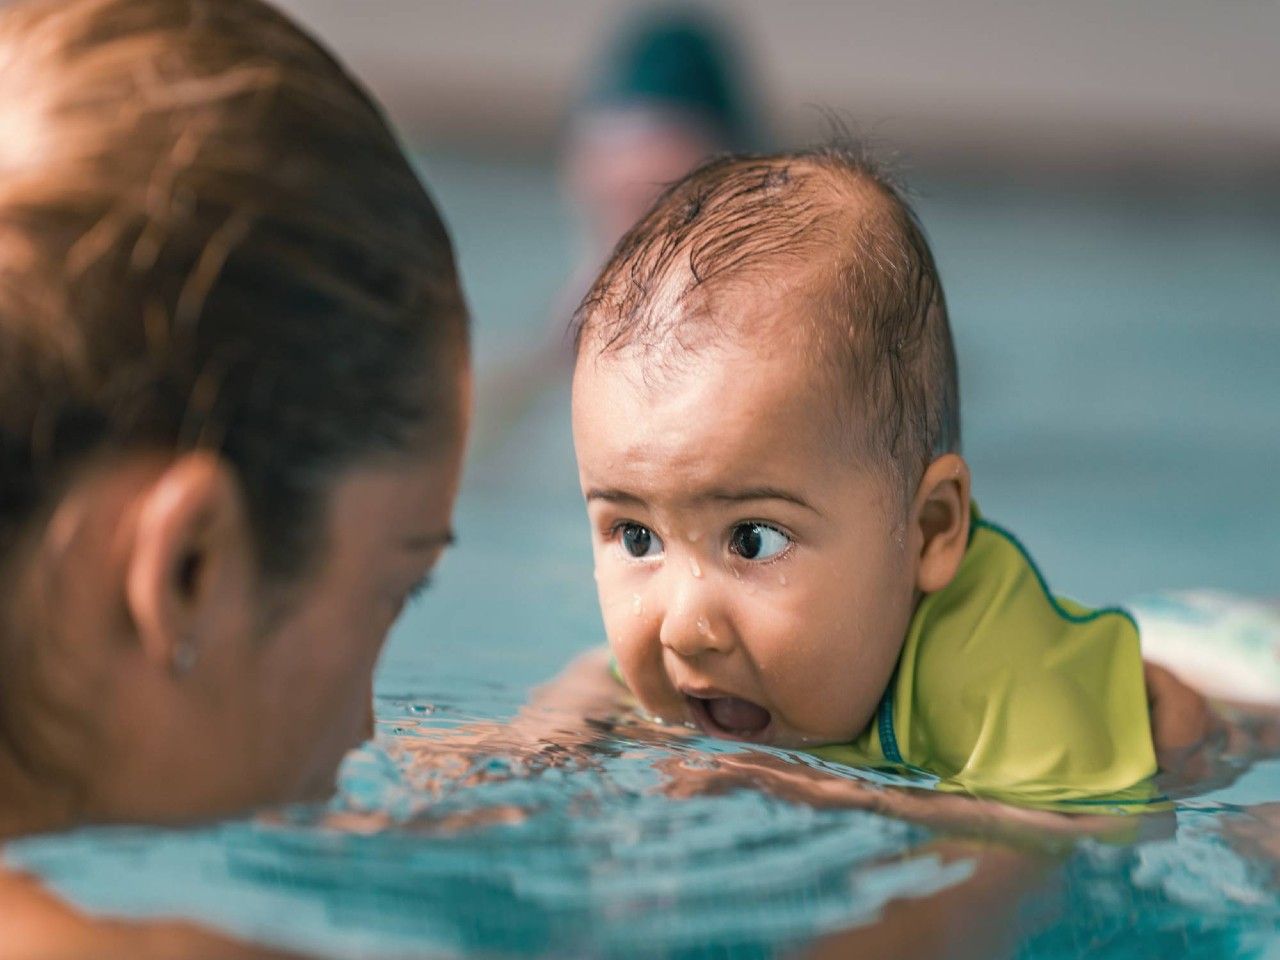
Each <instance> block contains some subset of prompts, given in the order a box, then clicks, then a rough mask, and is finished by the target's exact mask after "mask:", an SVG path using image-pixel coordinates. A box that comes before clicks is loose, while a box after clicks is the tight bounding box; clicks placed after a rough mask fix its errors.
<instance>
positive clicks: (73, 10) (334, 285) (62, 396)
mask: <svg viewBox="0 0 1280 960" xmlns="http://www.w3.org/2000/svg"><path fill="white" fill-rule="evenodd" d="M465 324H466V319H465V308H464V306H463V304H462V300H461V295H460V293H459V291H458V287H457V280H456V274H455V269H454V263H453V257H452V252H451V249H450V245H449V240H448V237H447V235H446V233H445V229H444V226H443V224H442V223H441V221H440V219H439V216H438V214H437V212H436V210H435V208H434V206H433V205H432V203H431V200H430V199H429V197H428V196H427V195H426V193H425V192H424V190H423V188H422V186H421V184H420V183H419V181H418V179H417V178H416V176H415V174H414V172H413V170H412V169H411V168H410V166H409V164H408V163H407V162H406V160H405V158H404V155H403V152H402V151H401V149H400V148H399V146H398V145H397V143H396V141H395V139H394V137H393V136H392V134H391V133H390V131H389V130H388V128H387V125H386V122H385V121H384V119H383V117H382V116H381V114H380V112H379V111H378V109H377V108H376V107H375V106H374V105H373V104H372V103H371V102H370V100H369V98H368V97H367V96H366V95H365V93H364V92H363V91H362V90H361V89H360V87H359V86H358V85H357V84H356V83H355V82H354V81H353V80H352V79H351V77H350V76H348V75H347V74H346V73H345V71H344V70H343V69H342V68H341V67H340V66H339V65H338V64H337V63H336V62H335V61H334V60H333V59H332V58H331V57H330V56H329V55H328V54H327V53H326V52H325V51H324V50H323V49H321V48H320V47H319V46H318V45H317V44H315V43H314V42H313V41H311V40H310V39H309V38H307V37H306V36H304V35H303V34H302V33H301V32H300V31H299V30H298V29H297V28H296V27H295V26H293V25H292V24H291V23H290V22H289V21H287V20H286V19H285V18H284V17H282V16H281V15H280V14H278V13H276V12H275V11H273V10H272V9H271V8H269V7H268V6H266V5H265V4H263V3H260V2H258V0H43V2H36V3H33V4H27V5H24V6H20V7H17V8H14V9H12V10H10V11H8V12H7V13H6V14H4V15H3V16H2V17H0V561H2V560H3V559H4V558H5V557H6V556H7V555H8V554H9V553H10V550H11V547H12V543H13V542H14V540H15V538H16V537H17V536H18V535H20V534H21V533H22V532H23V531H24V530H26V529H28V528H29V527H30V526H31V524H33V523H38V522H40V518H41V517H42V516H43V515H44V514H45V513H47V510H48V509H49V508H50V507H51V505H52V504H53V503H54V502H55V501H56V497H57V493H58V491H59V489H60V488H61V487H62V486H63V485H64V484H65V483H66V482H67V481H68V479H69V478H71V477H72V476H74V474H75V471H76V469H77V468H78V467H80V466H81V465H83V464H85V463H87V462H89V461H90V460H91V459H93V458H95V457H98V456H101V455H103V454H104V453H120V452H133V451H139V452H143V451H158V452H162V453H163V452H168V451H182V450H190V449H196V448H206V449H211V450H215V451H218V452H219V453H220V454H221V455H222V456H224V457H225V458H226V459H227V460H228V461H229V462H230V463H231V464H232V465H233V467H234V469H235V471H236V473H237V475H238V477H239V480H240V482H241V484H242V486H243V490H244V495H245V500H246V503H247V506H248V510H249V516H250V519H251V521H252V524H253V526H254V529H255V531H256V535H257V537H258V541H259V544H258V546H259V552H260V554H261V560H262V563H263V566H264V568H265V570H266V572H267V573H269V574H275V575H281V576H283V575H287V574H289V573H291V572H295V570H296V568H297V567H298V566H300V565H301V564H302V563H304V562H305V561H306V559H307V558H308V556H309V555H310V553H311V548H312V546H313V544H312V543H311V542H310V541H311V540H312V539H313V537H314V534H315V533H316V530H317V528H318V525H317V523H316V519H317V514H318V510H319V508H320V506H321V504H322V501H323V494H324V491H325V489H326V488H327V486H328V484H329V482H330V481H331V480H332V478H333V476H334V475H335V474H336V473H337V472H338V471H340V470H341V469H342V468H343V467H344V466H345V465H347V464H350V463H352V462H354V461H355V460H357V459H358V458H360V457H363V456H368V455H374V454H376V453H378V452H380V451H383V450H396V449H399V448H402V447H405V446H407V445H408V444H409V443H410V442H411V441H413V438H415V437H418V436H420V435H421V434H422V433H423V432H424V431H426V433H427V435H429V432H430V429H431V427H432V425H433V422H432V415H433V413H439V415H440V418H441V419H440V421H439V424H438V425H439V427H440V428H441V429H444V428H445V426H446V421H445V419H444V418H445V413H444V412H439V411H435V410H433V409H432V405H433V401H432V400H431V399H429V398H431V397H432V396H436V393H434V392H433V387H435V386H436V385H437V384H438V390H439V394H438V395H439V397H440V398H441V399H440V403H441V404H444V402H445V401H444V399H443V398H444V397H445V396H446V395H447V392H448V391H449V390H450V389H452V386H453V384H454V381H455V380H456V367H457V364H458V358H459V357H460V356H461V349H462V348H463V347H464V346H465V338H466V332H465ZM424 403H425V407H424ZM454 413H455V411H452V410H451V411H449V412H448V414H449V416H453V415H454ZM449 422H452V421H449Z"/></svg>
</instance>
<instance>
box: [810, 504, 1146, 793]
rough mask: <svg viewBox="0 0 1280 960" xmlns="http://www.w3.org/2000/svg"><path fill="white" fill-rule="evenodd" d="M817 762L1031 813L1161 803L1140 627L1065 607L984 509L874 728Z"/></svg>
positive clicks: (930, 603)
mask: <svg viewBox="0 0 1280 960" xmlns="http://www.w3.org/2000/svg"><path fill="white" fill-rule="evenodd" d="M810 752H811V753H813V754H815V755H817V756H819V757H821V758H823V759H827V760H835V761H838V762H841V763H847V764H853V765H858V766H867V765H870V766H897V767H905V768H908V769H911V770H915V771H917V772H923V773H927V774H929V775H932V776H934V777H937V778H938V781H939V782H938V783H937V786H938V787H939V788H941V789H952V790H958V791H964V792H969V793H975V794H983V795H986V796H995V797H998V798H1002V799H1008V800H1013V801H1017V802H1022V803H1031V804H1051V805H1057V804H1062V803H1066V804H1073V803H1088V804H1106V805H1116V806H1125V805H1133V804H1137V805H1145V804H1149V803H1151V802H1153V801H1157V800H1160V799H1161V798H1159V797H1158V796H1156V791H1155V789H1154V787H1153V786H1152V785H1151V781H1150V778H1151V777H1152V775H1154V774H1155V772H1156V758H1155V749H1154V746H1153V744H1152V738H1151V723H1150V715H1149V711H1148V706H1147V693H1146V685H1145V682H1144V680H1143V672H1142V654H1141V651H1140V649H1139V645H1138V628H1137V625H1136V623H1135V622H1134V620H1133V618H1132V617H1131V616H1130V615H1129V613H1128V612H1127V611H1125V610H1121V609H1119V608H1114V607H1108V608H1104V609H1098V610H1091V609H1089V608H1086V607H1084V606H1082V605H1080V604H1078V603H1075V602H1073V601H1071V600H1066V599H1063V598H1061V597H1055V596H1054V595H1053V594H1052V593H1050V592H1049V588H1048V586H1047V584H1046V583H1045V581H1044V578H1043V576H1041V574H1040V571H1039V570H1038V569H1037V567H1036V565H1035V563H1034V561H1032V559H1031V557H1030V556H1029V555H1028V554H1027V552H1026V550H1025V549H1024V548H1023V546H1022V544H1020V543H1019V542H1018V540H1017V539H1016V538H1015V537H1014V536H1013V535H1012V534H1010V533H1009V532H1007V531H1006V530H1004V529H1003V528H1001V527H999V526H997V525H996V524H994V523H991V522H989V521H987V520H984V519H982V518H981V517H980V516H979V515H978V512H977V508H976V507H975V508H974V513H973V524H972V529H971V531H970V537H969V546H968V549H967V550H966V552H965V556H964V559H963V561H962V562H961V565H960V570H959V572H958V573H957V574H956V577H955V579H954V580H953V581H952V583H951V584H950V585H949V586H947V587H946V588H945V589H943V590H940V591H938V592H937V593H934V594H931V595H929V596H927V597H925V598H924V599H923V600H922V601H921V603H920V606H919V608H918V609H917V611H916V613H915V616H914V618H913V619H912V621H911V627H910V630H909V632H908V634H907V638H906V641H905V643H904V644H903V648H902V654H901V656H900V658H899V661H898V667H897V671H896V673H895V674H894V677H893V679H892V680H891V681H890V684H889V689H888V690H887V691H886V692H885V695H884V697H883V699H882V701H881V703H880V707H879V709H878V710H877V712H876V716H875V718H874V720H873V722H872V723H871V725H870V726H869V727H868V729H867V730H866V731H865V732H864V733H863V734H862V735H861V736H860V737H858V739H857V740H856V741H854V742H853V743H852V744H838V745H831V746H824V747H819V748H815V749H813V750H812V751H810Z"/></svg>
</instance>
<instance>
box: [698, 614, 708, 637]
mask: <svg viewBox="0 0 1280 960" xmlns="http://www.w3.org/2000/svg"><path fill="white" fill-rule="evenodd" d="M698 632H699V633H700V634H702V635H703V636H704V637H705V636H707V635H708V634H710V633H711V624H710V623H708V622H707V618H706V617H699V618H698Z"/></svg>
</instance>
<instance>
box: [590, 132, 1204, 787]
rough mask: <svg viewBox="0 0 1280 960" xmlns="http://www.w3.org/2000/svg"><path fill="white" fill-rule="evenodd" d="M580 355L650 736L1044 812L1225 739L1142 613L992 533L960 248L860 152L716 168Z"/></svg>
mask: <svg viewBox="0 0 1280 960" xmlns="http://www.w3.org/2000/svg"><path fill="white" fill-rule="evenodd" d="M576 342H577V366H576V371H575V376H574V385H573V431H574V440H575V445H576V449H577V455H578V462H579V471H580V477H581V482H582V490H583V493H584V496H585V497H586V501H587V509H588V512H589V515H590V520H591V526H592V529H593V543H594V550H595V560H596V579H597V582H598V587H599V596H600V605H601V609H602V611H603V615H604V623H605V628H606V632H607V634H608V639H609V645H610V647H611V650H612V660H613V662H612V669H613V672H614V673H615V675H616V677H617V680H618V681H620V682H621V683H622V684H625V687H626V688H627V689H628V690H629V691H630V693H631V694H632V695H633V696H634V698H635V699H636V700H637V701H638V702H639V704H640V706H641V707H642V708H643V709H644V710H645V711H646V712H647V713H649V714H651V715H652V716H654V717H656V718H659V719H662V720H664V721H668V722H688V723H692V724H694V725H696V726H697V727H698V728H700V729H701V730H702V731H703V732H704V733H706V734H709V735H711V736H715V737H724V738H730V739H734V740H740V741H748V742H751V743H757V744H766V745H771V746H775V747H785V748H796V749H801V750H808V751H813V752H815V753H818V754H819V755H821V756H825V757H828V758H833V759H838V760H844V761H847V762H852V763H863V764H866V763H870V764H887V765H894V766H900V767H906V768H912V769H916V770H920V771H924V772H927V773H929V774H932V775H934V776H936V777H938V778H940V779H941V780H942V781H944V783H947V784H954V785H955V786H956V787H957V788H959V789H963V790H967V791H972V792H980V793H985V794H988V795H996V796H1009V797H1019V798H1025V799H1028V800H1041V801H1046V802H1058V801H1064V800H1065V801H1070V800H1073V799H1079V798H1085V797H1098V796H1112V797H1116V798H1119V799H1121V800H1123V798H1124V797H1125V796H1126V793H1125V792H1126V791H1128V792H1129V793H1128V795H1131V796H1134V797H1136V798H1137V799H1139V800H1141V799H1144V798H1146V797H1149V796H1150V794H1149V793H1148V792H1147V791H1146V790H1145V789H1144V788H1143V786H1142V785H1143V784H1145V783H1146V782H1147V781H1148V779H1149V778H1150V777H1151V775H1152V774H1154V773H1155V772H1156V769H1157V761H1156V748H1157V746H1160V747H1164V746H1170V747H1181V746H1186V745H1190V744H1192V743H1194V742H1195V741H1196V740H1197V738H1198V737H1200V736H1201V735H1202V733H1203V731H1204V727H1205V723H1206V720H1205V718H1206V712H1205V708H1204V704H1203V701H1202V699H1201V698H1200V697H1199V696H1198V695H1197V694H1195V693H1194V692H1193V691H1191V690H1190V689H1189V688H1187V687H1185V686H1184V685H1182V684H1181V683H1179V682H1178V681H1176V680H1175V679H1173V677H1172V676H1171V675H1170V674H1168V673H1166V672H1164V671H1162V670H1160V669H1159V668H1154V667H1148V668H1145V669H1144V664H1143V660H1142V654H1141V652H1140V649H1139V638H1138V629H1137V626H1136V625H1135V622H1134V621H1133V619H1132V618H1131V617H1130V616H1129V614H1128V613H1126V612H1125V611H1123V610H1120V609H1113V608H1108V609H1100V610H1092V609H1087V608H1085V607H1083V606H1081V605H1079V604H1076V603H1073V602H1071V601H1068V600H1064V599H1061V598H1057V597H1055V596H1054V595H1053V594H1051V593H1050V592H1049V590H1048V587H1047V586H1046V583H1045V580H1044V578H1043V577H1042V576H1041V574H1040V572H1039V570H1038V569H1037V568H1036V566H1035V564H1034V562H1033V561H1032V559H1031V557H1030V556H1029V555H1028V554H1027V552H1026V551H1025V550H1024V548H1023V547H1022V545H1021V544H1020V543H1019V542H1018V541H1017V540H1016V539H1015V538H1014V537H1013V535H1011V534H1010V533H1008V532H1007V531H1006V530H1004V529H1003V528H1002V527H1000V526H998V525H997V524H995V523H993V522H990V521H988V520H986V519H985V518H984V517H982V516H981V515H980V514H979V512H978V509H977V507H976V506H975V505H974V503H973V501H972V499H971V496H972V495H971V478H970V471H969V467H968V465H967V464H966V463H965V460H964V458H963V457H962V456H961V453H960V409H959V392H958V387H957V374H956V360H955V352H954V348H953V345H952V338H951V331H950V328H949V325H948V320H947V309H946V303H945V300H944V297H943V292H942V286H941V283H940V281H939V277H938V273H937V269H936V267H935V265H934V261H933V257H932V254H931V253H930V250H929V246H928V243H927V242H926V240H925V237H924V234H923V232H922V230H921V228H920V225H919V223H918V222H917V220H916V218H915V216H914V214H913V212H912V210H911V209H910V207H909V206H908V205H907V204H906V202H905V201H904V200H903V198H902V197H901V195H900V194H899V193H898V192H897V191H896V190H895V189H894V188H893V187H892V186H891V185H890V184H889V183H888V182H887V181H886V180H885V179H884V178H883V177H882V176H881V175H880V174H879V173H878V172H877V171H876V169H875V168H874V167H873V166H872V165H871V164H870V163H868V162H867V161H866V160H865V159H864V158H863V157H862V156H861V155H859V154H858V153H856V152H855V151H852V150H847V149H843V148H839V147H833V148H824V149H821V150H815V151H808V152H798V153H789V154H781V155H777V156H770V157H727V158H723V159H719V160H715V161H713V162H711V163H709V164H707V165H706V166H704V167H702V168H701V169H699V170H697V171H695V172H694V173H692V174H690V175H689V176H688V177H686V178H685V179H684V180H682V181H680V182H679V183H677V184H676V185H675V186H673V187H672V188H671V189H669V190H668V191H667V192H666V193H665V194H664V195H663V197H662V198H661V199H660V200H659V201H658V203H657V205H656V206H655V207H654V208H653V209H652V210H651V211H650V213H649V214H648V215H647V216H646V217H645V218H644V219H643V220H641V221H640V222H639V223H638V224H637V225H636V226H635V227H634V228H633V229H632V230H631V231H630V232H629V233H628V234H627V235H626V236H625V237H624V238H623V239H622V241H621V242H620V243H619V245H618V247H617V249H616V250H615V251H614V253H613V256H612V258H611V259H610V260H609V262H608V264H607V265H606V266H605V268H604V270H603V272H602V274H601V275H600V277H599V279H598V280H597V281H596V283H595V285H594V287H593V288H592V290H591V291H590V293H589V294H588V296H587V298H586V300H585V301H584V303H583V305H582V307H581V308H580V310H579V313H578V317H577V324H576ZM605 664H606V661H603V660H597V667H596V668H595V669H598V670H605V669H608V668H607V667H606V665H605ZM618 689H619V690H620V689H621V687H619V688H618ZM1153 729H1154V731H1155V734H1154V736H1153Z"/></svg>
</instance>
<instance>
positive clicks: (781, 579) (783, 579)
mask: <svg viewBox="0 0 1280 960" xmlns="http://www.w3.org/2000/svg"><path fill="white" fill-rule="evenodd" d="M786 585H787V575H786V574H785V573H780V574H778V586H780V587H785V586H786Z"/></svg>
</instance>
